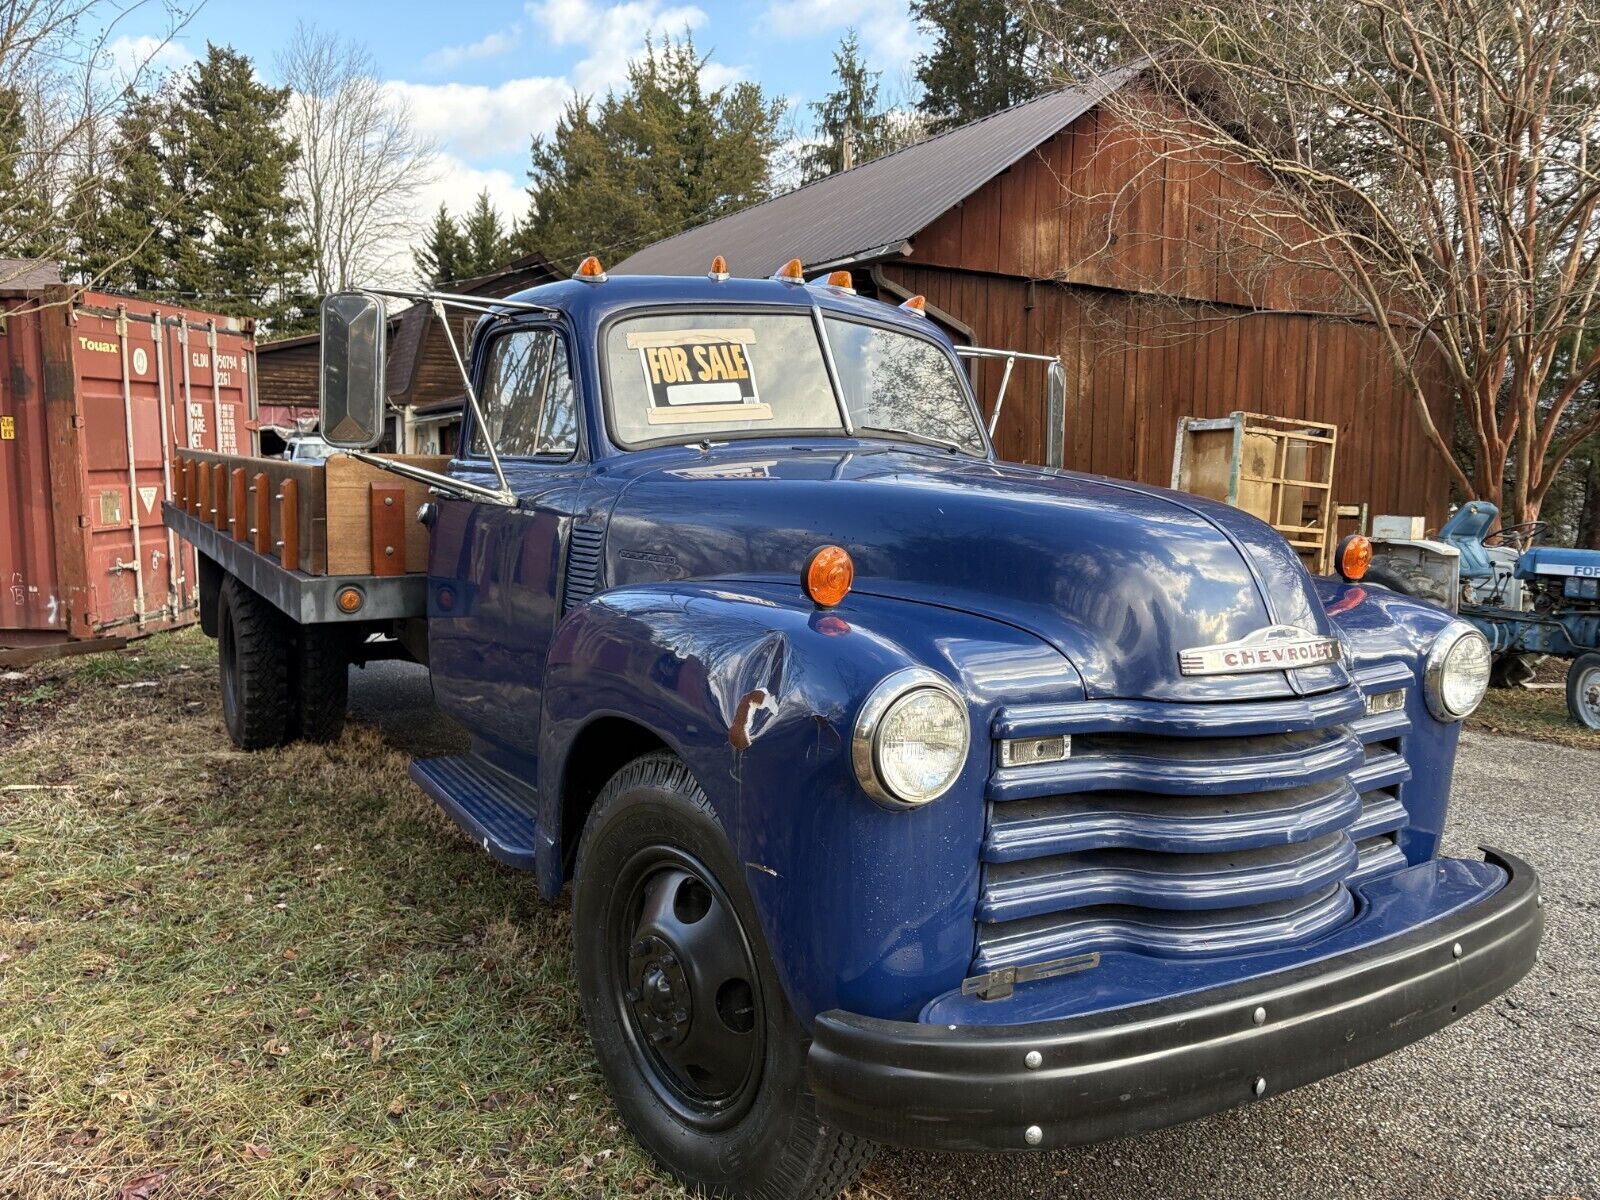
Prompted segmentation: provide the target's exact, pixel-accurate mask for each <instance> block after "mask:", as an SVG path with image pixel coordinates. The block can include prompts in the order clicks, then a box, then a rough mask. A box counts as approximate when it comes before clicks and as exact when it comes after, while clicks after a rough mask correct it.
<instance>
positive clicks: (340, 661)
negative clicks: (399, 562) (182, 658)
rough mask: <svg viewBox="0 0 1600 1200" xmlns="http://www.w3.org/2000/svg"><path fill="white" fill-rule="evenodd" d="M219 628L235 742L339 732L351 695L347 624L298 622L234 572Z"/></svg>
mask: <svg viewBox="0 0 1600 1200" xmlns="http://www.w3.org/2000/svg"><path fill="white" fill-rule="evenodd" d="M216 631H217V663H218V669H219V672H220V675H221V683H222V722H223V724H224V725H226V726H227V729H228V736H229V737H230V738H232V739H233V744H234V745H235V746H237V747H239V749H241V750H267V749H270V748H272V747H273V746H281V745H283V744H284V743H285V742H291V741H295V740H296V739H300V740H304V741H308V742H326V741H332V740H333V739H335V738H337V737H338V736H339V734H340V732H341V731H342V730H343V729H344V720H345V712H346V709H347V707H348V701H349V679H350V657H349V653H348V651H347V650H346V637H347V636H348V635H347V633H346V631H345V630H343V629H338V628H335V627H332V626H325V625H301V626H296V625H295V624H294V623H293V622H292V621H290V620H289V619H288V618H287V617H285V616H284V615H283V614H282V613H281V612H279V611H278V610H277V609H276V608H274V607H273V606H272V605H271V604H270V603H268V602H267V601H266V600H265V599H263V598H262V597H261V596H260V595H259V594H258V593H256V592H254V591H252V590H251V589H250V588H249V587H248V586H247V585H246V584H244V583H243V582H241V581H240V580H239V579H238V577H237V576H233V575H229V576H227V577H226V578H225V579H223V580H222V583H221V586H220V587H219V588H218V591H217V603H216Z"/></svg>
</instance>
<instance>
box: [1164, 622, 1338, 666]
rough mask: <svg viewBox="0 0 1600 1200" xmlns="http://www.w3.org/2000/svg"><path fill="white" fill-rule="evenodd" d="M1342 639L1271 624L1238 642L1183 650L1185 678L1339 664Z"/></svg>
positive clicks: (1181, 653) (1289, 626)
mask: <svg viewBox="0 0 1600 1200" xmlns="http://www.w3.org/2000/svg"><path fill="white" fill-rule="evenodd" d="M1339 653H1340V651H1339V640H1338V639H1337V638H1331V637H1323V636H1321V635H1320V634H1315V633H1308V632H1307V631H1306V630H1304V629H1300V628H1298V627H1296V626H1294V625H1268V626H1267V627H1266V628H1265V629H1258V630H1256V631H1255V632H1254V633H1251V634H1246V635H1245V636H1244V637H1242V638H1240V639H1239V640H1238V641H1236V642H1224V643H1222V645H1220V646H1195V647H1194V648H1193V649H1189V650H1183V651H1180V652H1179V654H1178V667H1179V669H1180V670H1181V671H1182V672H1183V673H1184V674H1185V675H1245V674H1248V673H1250V672H1252V671H1292V670H1294V669H1295V668H1297V667H1316V666H1322V665H1323V664H1325V663H1334V662H1338V661H1339Z"/></svg>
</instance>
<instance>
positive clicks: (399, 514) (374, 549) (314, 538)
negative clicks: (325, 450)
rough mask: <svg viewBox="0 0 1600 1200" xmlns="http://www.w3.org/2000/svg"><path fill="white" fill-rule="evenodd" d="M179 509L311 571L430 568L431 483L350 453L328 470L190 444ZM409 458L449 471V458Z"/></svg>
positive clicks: (183, 456) (182, 460)
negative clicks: (426, 518) (427, 521)
mask: <svg viewBox="0 0 1600 1200" xmlns="http://www.w3.org/2000/svg"><path fill="white" fill-rule="evenodd" d="M178 453H179V463H178V478H177V481H176V487H175V491H176V501H177V503H176V505H175V507H177V508H179V509H181V510H182V511H184V512H187V513H189V514H190V515H191V516H193V517H195V518H196V519H197V520H199V521H201V522H203V523H204V524H206V525H208V526H210V527H211V528H213V529H215V530H217V531H218V532H219V533H221V534H224V535H226V536H227V537H229V538H231V539H232V540H234V541H237V542H243V543H245V544H246V545H248V546H249V547H250V549H251V550H252V551H253V552H254V553H256V554H259V555H262V556H263V557H267V558H271V559H273V560H275V561H276V562H278V563H280V564H283V565H287V566H289V567H291V568H293V569H295V570H298V571H300V572H302V573H304V574H307V575H378V576H391V575H405V574H411V573H417V572H423V571H426V570H427V565H428V531H427V530H426V529H425V528H423V527H422V526H421V525H420V524H418V523H417V521H416V519H415V514H416V511H417V508H418V506H419V505H421V504H422V503H423V502H424V501H426V500H427V499H428V489H427V485H426V484H421V483H414V482H412V481H410V480H402V479H400V478H399V477H398V476H396V475H392V474H390V473H388V472H386V471H382V470H379V469H378V468H377V467H372V466H369V465H367V464H365V463H360V462H357V461H356V460H355V459H352V458H349V457H346V456H344V455H336V456H334V457H332V458H329V459H326V460H324V462H323V464H322V465H320V466H317V465H312V464H308V463H297V462H290V461H287V460H284V459H276V458H249V457H245V456H243V455H237V454H216V453H213V452H211V451H207V450H180V451H179V452H178ZM401 461H404V462H409V463H414V464H416V465H418V466H421V467H425V468H427V469H428V470H431V471H442V470H443V469H444V467H445V465H446V464H447V463H448V462H449V459H448V458H445V457H441V456H434V455H411V456H405V457H402V458H401Z"/></svg>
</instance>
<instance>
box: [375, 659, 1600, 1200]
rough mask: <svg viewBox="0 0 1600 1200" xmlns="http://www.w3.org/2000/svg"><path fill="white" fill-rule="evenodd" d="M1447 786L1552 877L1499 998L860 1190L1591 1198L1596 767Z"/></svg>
mask: <svg viewBox="0 0 1600 1200" xmlns="http://www.w3.org/2000/svg"><path fill="white" fill-rule="evenodd" d="M351 685H352V686H351V692H352V709H353V711H354V712H355V713H356V714H357V715H358V716H361V717H364V718H366V719H375V720H376V721H377V722H378V723H379V724H382V725H383V726H384V727H385V728H386V730H387V731H388V732H389V734H390V738H391V740H394V741H397V742H403V743H406V744H410V743H411V742H413V741H416V742H418V743H424V744H426V743H433V744H431V745H426V748H425V752H432V753H439V752H441V751H443V752H448V751H449V750H450V749H451V748H453V747H451V746H450V745H449V744H448V743H449V742H450V741H452V740H453V739H452V735H451V734H450V733H446V732H445V731H444V730H442V729H441V727H440V726H441V722H440V719H439V717H438V715H437V714H436V713H434V712H432V711H431V708H432V706H431V697H430V696H429V693H428V690H427V681H426V676H425V675H424V674H423V673H422V672H420V671H418V670H417V669H416V668H414V667H409V668H406V667H400V666H398V665H395V664H378V665H375V666H374V667H371V668H369V669H368V670H367V671H365V672H356V673H355V674H354V675H352V678H351ZM440 742H443V743H445V744H442V745H441V744H439V743H440ZM419 748H422V747H420V746H419ZM1455 784H1456V786H1455V794H1456V799H1455V807H1454V810H1453V812H1452V814H1451V824H1450V829H1449V833H1448V836H1447V849H1448V851H1449V852H1450V853H1453V854H1458V855H1463V856H1465V855H1470V854H1473V853H1474V852H1475V847H1477V846H1478V844H1479V843H1485V842H1486V843H1489V844H1491V845H1496V846H1501V847H1504V848H1505V849H1507V850H1509V851H1511V852H1513V853H1515V854H1517V855H1518V856H1519V857H1522V858H1525V859H1527V860H1528V861H1530V862H1531V863H1533V865H1534V866H1535V867H1536V868H1537V869H1538V870H1539V872H1540V874H1541V876H1542V877H1543V880H1544V889H1545V895H1546V896H1547V897H1548V900H1549V903H1548V904H1547V906H1546V908H1545V913H1546V920H1547V930H1546V934H1545V945H1544V952H1543V955H1542V957H1541V960H1540V962H1539V964H1538V965H1537V966H1536V967H1535V968H1534V970H1533V973H1532V975H1530V976H1529V977H1528V978H1527V979H1525V980H1523V981H1522V982H1521V983H1520V984H1518V985H1517V986H1516V987H1515V988H1514V989H1512V991H1511V992H1510V993H1509V995H1507V996H1505V997H1502V998H1501V999H1500V1000H1498V1001H1496V1002H1495V1003H1493V1004H1491V1005H1490V1006H1488V1007H1486V1008H1484V1009H1481V1010H1479V1011H1478V1012H1476V1013H1473V1014H1472V1015H1471V1016H1469V1017H1467V1018H1465V1019H1463V1020H1461V1021H1460V1022H1458V1023H1457V1024H1455V1025H1453V1026H1451V1027H1450V1028H1448V1029H1445V1030H1444V1031H1443V1032H1441V1033H1438V1034H1436V1035H1435V1036H1433V1037H1432V1038H1429V1039H1427V1040H1425V1041H1423V1042H1420V1043H1418V1044H1416V1045H1413V1046H1409V1047H1407V1048H1406V1049H1404V1050H1401V1051H1399V1052H1397V1053H1395V1054H1392V1055H1390V1056H1389V1057H1388V1058H1385V1059H1381V1060H1379V1061H1378V1062H1375V1063H1371V1064H1369V1065H1367V1066H1365V1067H1361V1068H1359V1069H1357V1070H1355V1071H1350V1072H1347V1073H1345V1074H1344V1075H1341V1076H1336V1077H1334V1078H1332V1079H1328V1080H1324V1081H1323V1082H1321V1083H1318V1084H1313V1085H1311V1086H1310V1087H1305V1088H1301V1089H1299V1090H1298V1091H1293V1092H1289V1093H1287V1094H1285V1095H1282V1096H1275V1097H1271V1098H1269V1099H1267V1100H1264V1101H1262V1102H1261V1103H1259V1104H1255V1105H1252V1106H1250V1107H1248V1108H1244V1109H1236V1110H1234V1111H1233V1112H1228V1113H1223V1114H1221V1115H1219V1116H1215V1117H1210V1118H1207V1119H1205V1120H1201V1121H1196V1122H1193V1123H1191V1124H1189V1125H1185V1126H1181V1127H1179V1128H1176V1129H1169V1130H1164V1131H1162V1132H1159V1133H1152V1134H1145V1135H1143V1136H1141V1137H1137V1138H1132V1139H1128V1140H1124V1141H1119V1142H1111V1143H1107V1144H1105V1145H1101V1146H1095V1147H1092V1148H1090V1149H1086V1150H1076V1151H1062V1152H1057V1153H1051V1154H1021V1155H1010V1156H996V1157H988V1156H966V1155H949V1154H919V1153H911V1152H907V1151H889V1150H885V1151H882V1152H880V1153H879V1155H878V1158H877V1160H876V1161H875V1163H874V1164H873V1166H872V1167H871V1168H870V1170H869V1172H868V1174H867V1175H866V1177H865V1178H864V1179H863V1181H862V1184H863V1186H862V1188H861V1192H862V1193H864V1194H865V1196H866V1197H869V1198H871V1200H920V1198H922V1197H928V1196H946V1197H963V1198H965V1197H977V1196H982V1197H983V1198H984V1200H1020V1198H1022V1197H1029V1198H1032V1197H1093V1198H1094V1200H1178V1198H1180V1197H1194V1198H1201V1197H1204V1198H1215V1200H1258V1198H1263V1200H1264V1198H1266V1197H1293V1198H1295V1200H1301V1198H1310V1197H1329V1198H1334V1197H1337V1198H1339V1200H1346V1198H1357V1197H1359V1198H1362V1200H1367V1198H1372V1200H1394V1198H1399V1197H1404V1198H1406V1200H1430V1198H1435V1197H1437V1198H1441V1200H1442V1198H1450V1200H1465V1198H1467V1197H1481V1198H1483V1200H1522V1198H1524V1197H1530V1198H1536V1200H1567V1198H1569V1197H1582V1200H1600V965H1597V960H1600V753H1595V752H1593V751H1585V750H1572V749H1566V748H1563V747H1560V746H1552V745H1546V744H1542V743H1536V742H1526V741H1519V740H1514V739H1510V738H1499V737H1491V736H1488V735H1483V734H1478V735H1472V734H1468V735H1466V736H1465V737H1464V738H1463V740H1462V751H1461V757H1460V760H1459V763H1458V765H1457V770H1456V781H1455Z"/></svg>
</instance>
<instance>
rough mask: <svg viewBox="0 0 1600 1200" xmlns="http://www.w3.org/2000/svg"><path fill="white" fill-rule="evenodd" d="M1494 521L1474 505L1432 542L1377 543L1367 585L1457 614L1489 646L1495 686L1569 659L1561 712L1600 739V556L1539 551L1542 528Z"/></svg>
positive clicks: (1493, 513)
mask: <svg viewBox="0 0 1600 1200" xmlns="http://www.w3.org/2000/svg"><path fill="white" fill-rule="evenodd" d="M1499 517H1500V510H1499V509H1497V508H1496V507H1495V506H1494V505H1493V504H1490V503H1489V502H1488V501H1486V500H1473V501H1470V502H1468V503H1467V504H1464V505H1462V506H1461V507H1460V508H1459V509H1457V510H1456V512H1455V514H1454V515H1453V516H1452V517H1451V518H1450V519H1449V520H1448V521H1446V522H1445V524H1444V526H1443V528H1441V529H1440V530H1439V533H1438V536H1437V537H1436V538H1429V539H1422V538H1418V539H1405V538H1385V537H1382V536H1375V537H1374V539H1373V545H1374V557H1373V564H1372V569H1371V571H1369V573H1368V575H1367V579H1368V580H1369V581H1371V582H1373V583H1379V584H1383V585H1385V586H1387V587H1390V588H1393V589H1394V590H1395V591H1398V592H1404V593H1406V594H1408V595H1413V596H1422V597H1424V598H1427V599H1431V600H1435V601H1438V602H1439V603H1441V604H1443V605H1444V606H1445V607H1447V608H1450V609H1452V610H1454V611H1456V612H1459V613H1460V615H1461V616H1462V617H1464V618H1465V619H1466V620H1468V621H1470V622H1471V623H1472V624H1473V625H1475V626H1476V627H1477V628H1478V629H1479V630H1480V631H1481V632H1482V633H1483V635H1484V636H1485V637H1486V638H1488V639H1489V645H1490V648H1491V649H1492V650H1493V652H1494V673H1493V676H1492V678H1493V680H1494V682H1495V683H1496V684H1497V685H1499V686H1502V687H1514V686H1517V685H1518V684H1520V683H1524V682H1526V681H1527V680H1528V679H1530V678H1532V674H1533V663H1534V662H1536V661H1537V660H1538V659H1539V658H1540V657H1542V656H1544V655H1554V656H1556V657H1558V658H1565V659H1570V660H1571V664H1572V665H1571V666H1570V667H1569V668H1568V671H1567V708H1568V711H1570V712H1571V714H1572V717H1573V719H1574V720H1575V721H1577V722H1579V723H1580V724H1582V725H1585V726H1587V727H1588V728H1590V729H1597V730H1600V550H1572V549H1567V548H1566V547H1562V546H1541V545H1539V544H1538V542H1539V539H1540V537H1542V536H1543V534H1544V533H1545V531H1546V529H1547V528H1548V525H1547V523H1546V522H1544V521H1527V522H1524V523H1522V524H1517V525H1502V526H1500V527H1499V528H1498V529H1496V528H1495V524H1496V522H1497V521H1498V520H1499ZM1491 530H1492V531H1493V532H1491Z"/></svg>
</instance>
